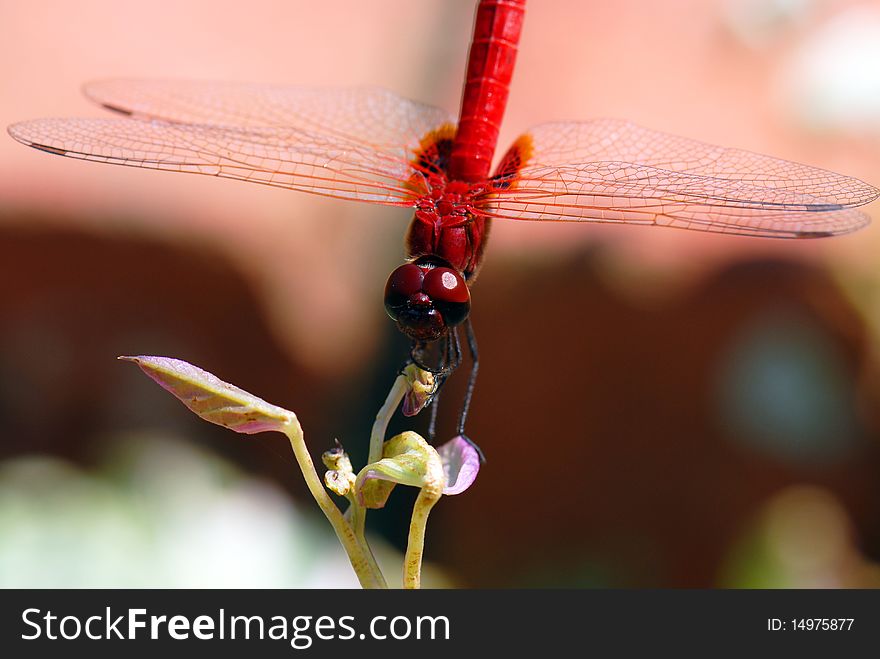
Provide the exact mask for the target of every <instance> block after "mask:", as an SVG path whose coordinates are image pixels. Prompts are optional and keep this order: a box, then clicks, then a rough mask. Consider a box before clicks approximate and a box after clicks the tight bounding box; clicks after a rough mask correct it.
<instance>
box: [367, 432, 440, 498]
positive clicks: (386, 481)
mask: <svg viewBox="0 0 880 659" xmlns="http://www.w3.org/2000/svg"><path fill="white" fill-rule="evenodd" d="M382 455H383V457H382V459H381V460H378V461H376V462H373V463H371V464H368V465H367V466H366V467H364V468H363V469H361V471H360V473H359V474H358V477H357V481H356V482H355V493H356V494H357V497H358V501H359V502H360V504H361V505H362V506H365V507H367V508H382V507H383V506H384V505H385V503H386V501H387V500H388V497H389V495H390V494H391V490H393V489H394V486H395V485H397V484H400V485H410V486H412V487H418V488H420V489H425V488H432V489H437V490H438V491H440V490H442V489H443V486H444V485H445V483H446V477H445V476H444V472H443V464H442V462H441V461H440V456H439V455H438V453H437V450H436V449H435V448H434V447H433V446H431V445H430V444H428V442H426V441H425V439H424V438H423V437H422V436H421V435H419V434H418V433H415V432H412V431H406V432H402V433H400V434H399V435H395V436H394V437H392V438H391V439H389V440H388V441H387V442H385V444H384V445H383V447H382ZM438 494H439V493H438Z"/></svg>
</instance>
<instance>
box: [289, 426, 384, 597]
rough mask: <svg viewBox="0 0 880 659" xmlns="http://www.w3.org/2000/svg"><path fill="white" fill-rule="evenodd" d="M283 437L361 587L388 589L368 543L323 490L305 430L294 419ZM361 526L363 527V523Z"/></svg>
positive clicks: (356, 517)
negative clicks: (334, 532) (359, 536)
mask: <svg viewBox="0 0 880 659" xmlns="http://www.w3.org/2000/svg"><path fill="white" fill-rule="evenodd" d="M284 434H285V435H287V438H288V439H289V440H290V447H291V448H292V449H293V454H294V456H296V461H297V463H298V464H299V468H300V470H301V471H302V474H303V478H305V480H306V485H308V488H309V492H311V493H312V496H313V497H314V498H315V501H316V502H317V503H318V506H320V508H321V510H322V511H323V512H324V515H326V516H327V520H328V521H329V522H330V524H331V525H332V526H333V530H334V531H336V537H338V538H339V542H341V543H342V547H343V549H345V553H346V554H348V560H349V561H350V562H351V567H352V568H353V569H354V572H355V574H356V575H357V577H358V580H359V581H360V583H361V586H362V587H363V588H387V587H388V585H387V584H386V583H385V577H383V576H382V573H381V572H380V571H379V568H378V566H377V565H376V560H375V559H374V558H373V555H372V553H371V552H370V550H369V547H367V546H366V543H365V542H361V541H360V539H359V538H358V535H357V534H356V533H355V531H354V529H353V528H352V526H350V525H349V523H348V522H347V521H346V520H345V517H343V515H342V511H340V510H339V508H337V507H336V504H335V503H333V500H332V499H331V498H330V495H328V494H327V491H326V490H325V489H324V484H323V483H322V482H321V479H320V478H319V477H318V472H316V471H315V465H314V463H313V462H312V456H311V455H309V450H308V449H307V448H306V443H305V440H304V439H303V431H302V426H300V424H299V420H298V419H297V418H296V417H295V416H294V417H293V418H292V419H291V421H290V422H289V423H288V424H287V425H286V427H285V430H284ZM358 517H362V515H361V516H357V515H355V520H357V519H358ZM361 526H363V523H362V522H361Z"/></svg>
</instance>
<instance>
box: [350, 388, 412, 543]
mask: <svg viewBox="0 0 880 659" xmlns="http://www.w3.org/2000/svg"><path fill="white" fill-rule="evenodd" d="M407 386H408V385H407V383H406V377H404V376H403V375H398V376H397V379H395V380H394V384H393V385H391V391H389V392H388V397H387V398H386V399H385V403H384V405H382V407H381V408H380V409H379V412H378V413H377V414H376V420H375V421H374V422H373V428H372V430H371V431H370V451H369V454H368V457H367V464H373V463H374V462H378V461H379V460H381V459H382V445H383V444H384V443H385V433H386V432H387V431H388V423H389V421H391V417H392V416H393V415H394V411H395V410H396V409H397V406H398V405H400V401H401V400H403V396H404V394H406V390H407ZM352 506H355V507H356V508H357V509H356V510H352V513H351V519H352V526H353V527H354V532H355V535H356V536H357V537H358V539H359V540H360V541H361V542H362V543H363V544H364V545H366V544H367V541H366V536H365V534H364V526H365V525H366V523H367V509H366V508H364V507H363V506H360V505H358V503H357V501H354V502H352Z"/></svg>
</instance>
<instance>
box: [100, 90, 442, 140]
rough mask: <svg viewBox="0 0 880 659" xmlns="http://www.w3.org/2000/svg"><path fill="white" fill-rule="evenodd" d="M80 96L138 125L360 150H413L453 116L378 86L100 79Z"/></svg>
mask: <svg viewBox="0 0 880 659" xmlns="http://www.w3.org/2000/svg"><path fill="white" fill-rule="evenodd" d="M84 92H85V94H86V96H88V97H89V98H90V99H91V100H93V101H95V102H96V103H98V104H100V105H102V106H103V107H105V108H107V109H110V110H114V111H117V112H121V113H122V114H125V115H128V116H131V117H133V118H137V119H161V120H163V121H169V122H174V123H188V124H211V125H219V126H230V127H232V126H239V127H253V126H272V127H282V128H296V129H299V130H303V131H307V132H310V133H319V134H322V135H327V136H334V137H338V138H342V139H345V140H348V141H351V142H356V143H359V144H362V145H364V146H371V147H374V148H377V149H381V148H382V147H386V146H389V145H390V146H398V145H409V146H414V147H415V146H418V144H419V141H420V140H421V139H422V138H423V137H424V136H425V134H426V133H428V132H429V131H431V130H434V129H436V128H437V127H439V126H441V125H442V124H444V123H447V122H452V123H454V122H455V117H453V116H452V115H450V114H449V113H448V112H446V111H445V110H441V109H440V108H435V107H432V106H430V105H423V104H421V103H417V102H415V101H411V100H409V99H407V98H403V97H402V96H398V95H397V94H395V93H393V92H390V91H388V90H387V89H382V88H379V87H353V88H342V87H340V88H333V87H302V86H289V85H266V84H251V83H235V82H213V81H201V82H199V81H174V80H127V79H114V80H101V81H97V82H91V83H88V84H87V85H85V87H84Z"/></svg>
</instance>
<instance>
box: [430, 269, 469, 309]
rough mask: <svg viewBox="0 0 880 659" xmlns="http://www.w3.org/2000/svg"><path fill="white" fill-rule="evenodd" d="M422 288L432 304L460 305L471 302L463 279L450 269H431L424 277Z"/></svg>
mask: <svg viewBox="0 0 880 659" xmlns="http://www.w3.org/2000/svg"><path fill="white" fill-rule="evenodd" d="M422 288H423V290H424V291H425V293H427V294H428V296H429V297H430V298H431V299H432V300H434V302H454V303H459V304H461V303H463V302H470V301H471V294H470V291H468V287H467V284H466V283H465V281H464V277H462V276H461V275H460V274H458V273H457V272H456V271H455V270H453V269H452V268H432V269H431V270H429V271H428V273H427V274H426V275H425V281H424V283H423V284H422Z"/></svg>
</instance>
